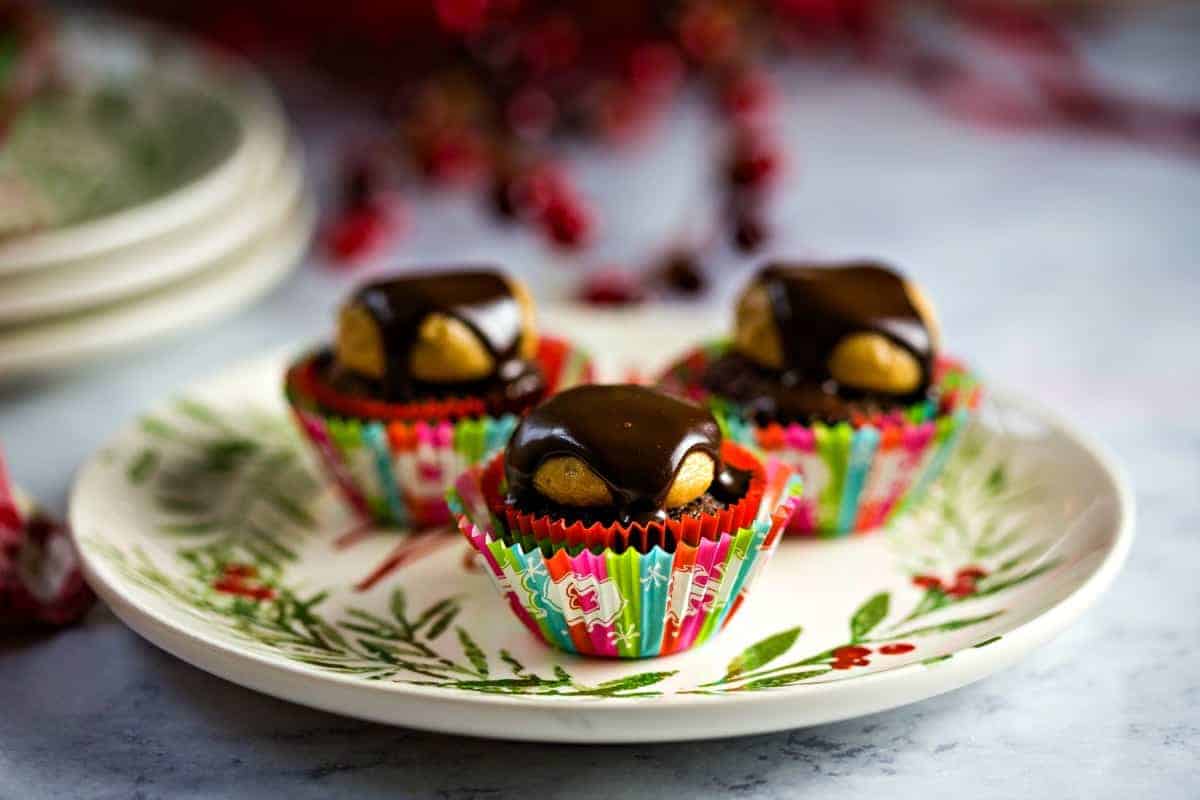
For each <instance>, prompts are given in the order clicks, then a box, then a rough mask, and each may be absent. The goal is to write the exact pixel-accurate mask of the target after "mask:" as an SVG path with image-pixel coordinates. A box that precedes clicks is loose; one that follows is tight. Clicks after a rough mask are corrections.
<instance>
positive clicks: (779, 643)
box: [87, 400, 1058, 697]
mask: <svg viewBox="0 0 1200 800" xmlns="http://www.w3.org/2000/svg"><path fill="white" fill-rule="evenodd" d="M236 416H237V421H236V422H234V421H232V420H231V419H230V417H227V416H225V415H223V414H221V413H220V412H218V411H216V410H214V409H212V408H210V407H208V406H206V405H203V404H201V403H197V402H195V401H192V400H180V401H177V402H176V403H175V404H174V405H173V406H172V407H171V408H170V409H169V411H168V412H166V413H162V414H159V415H156V416H152V417H146V418H144V419H143V420H142V421H141V426H142V430H143V432H144V434H145V435H144V437H143V439H142V443H141V445H140V448H139V449H137V450H136V451H135V452H130V453H125V454H122V456H121V457H122V458H123V459H124V460H123V462H122V468H123V469H124V471H125V475H126V477H127V479H128V480H129V481H130V482H131V483H132V484H133V485H135V486H136V487H138V488H139V490H141V491H145V492H147V493H149V495H150V496H151V497H152V498H153V501H154V507H155V509H156V511H157V513H158V515H159V516H158V520H157V524H158V530H159V531H160V533H161V535H162V536H163V540H164V542H165V543H167V544H169V548H170V549H169V552H171V553H172V554H173V557H174V559H175V562H174V563H173V564H172V569H170V570H167V569H164V568H162V567H160V566H159V565H158V564H157V563H155V561H154V559H153V558H151V557H150V556H149V555H147V553H146V552H144V551H142V550H140V549H136V548H135V549H133V550H130V551H124V550H119V549H116V548H114V547H112V546H111V545H109V544H107V543H105V542H104V541H102V540H99V539H96V538H92V539H90V540H88V542H87V544H88V546H89V547H90V548H92V549H93V550H94V551H95V552H97V553H99V554H100V555H101V556H102V557H103V558H104V559H105V560H106V561H107V562H109V563H110V564H112V565H113V567H114V568H116V569H117V570H119V571H120V572H121V574H122V575H124V576H125V577H126V578H127V579H128V580H129V581H131V582H133V583H135V584H136V585H138V586H140V587H142V588H143V589H145V590H146V591H149V592H152V593H154V594H157V595H159V596H162V597H165V598H167V599H169V600H170V601H172V605H173V606H175V607H176V608H179V609H181V610H183V611H185V612H186V613H187V614H189V615H191V616H192V617H194V618H195V619H197V620H200V621H202V622H203V623H204V624H205V625H206V626H207V627H208V629H210V630H211V629H214V628H215V629H216V630H218V631H220V632H221V633H222V634H223V635H226V636H229V637H230V638H232V639H234V640H236V641H238V642H239V643H242V644H244V645H245V646H247V647H250V648H255V649H258V650H260V651H262V652H268V653H271V654H274V655H277V656H282V657H284V658H287V659H289V660H291V661H294V662H297V663H301V664H305V665H307V666H310V667H313V668H316V669H320V670H324V671H328V672H331V673H337V674H345V675H354V676H356V677H358V678H360V679H362V680H367V681H391V682H400V683H406V684H411V685H418V686H428V687H436V688H440V689H449V690H456V691H464V692H474V693H484V694H502V695H538V696H562V697H652V696H658V695H660V694H661V693H662V691H663V689H662V687H663V686H664V685H665V684H664V682H666V681H667V680H668V679H669V678H671V677H672V676H673V675H675V674H676V673H675V672H674V671H655V670H647V671H637V672H632V673H631V674H628V675H625V676H622V677H619V678H615V679H613V680H608V681H603V682H599V683H587V682H584V681H580V680H578V679H577V678H576V677H575V676H573V675H572V674H571V673H570V671H569V670H568V669H567V668H566V667H565V666H563V665H562V664H554V663H551V664H547V665H543V666H539V667H538V668H536V669H533V668H530V667H528V666H526V665H525V664H524V663H522V662H521V661H520V660H518V659H517V658H516V657H515V656H514V655H513V654H512V653H511V652H509V651H508V650H504V649H500V650H499V651H498V652H489V651H488V650H487V649H485V648H484V647H481V646H480V644H479V643H478V641H477V639H476V638H475V637H474V636H473V635H472V633H471V631H470V629H469V627H468V626H467V625H464V624H463V620H462V616H463V615H462V610H463V609H462V606H461V604H460V601H459V599H458V598H456V597H443V598H440V599H438V600H436V601H435V602H431V603H429V604H427V605H424V606H421V607H413V606H412V605H411V602H410V597H409V595H408V594H406V593H405V591H404V590H403V588H398V589H396V590H394V591H393V592H392V594H391V595H390V596H389V597H388V598H387V602H386V606H384V607H373V608H361V607H359V606H357V605H351V606H347V607H344V608H341V609H340V610H336V609H335V610H331V606H333V605H335V604H333V603H331V602H330V594H329V591H328V590H324V589H321V588H319V587H317V588H307V589H306V588H303V587H300V586H297V585H296V584H295V582H294V580H292V579H290V578H289V568H290V566H291V565H292V564H293V562H295V561H296V560H297V559H298V555H299V554H298V552H297V550H296V543H297V542H299V543H304V542H305V540H306V539H309V538H310V537H313V536H315V535H317V533H318V531H319V525H318V523H317V521H316V519H315V518H314V516H313V513H312V511H311V510H310V509H311V508H312V499H313V498H315V496H316V493H317V492H318V491H319V489H320V486H319V484H318V483H317V481H316V480H315V479H314V478H313V477H312V476H311V475H310V474H309V473H308V471H307V469H306V468H305V466H304V462H303V459H302V458H301V456H300V453H299V442H298V440H297V438H296V437H295V436H294V434H293V431H292V428H291V426H290V425H289V424H288V421H287V420H286V419H284V418H282V417H279V416H276V415H271V414H266V413H262V412H257V411H255V410H253V409H249V410H245V409H241V410H239V412H238V414H237V415H236ZM1007 463H1008V462H1007V458H1006V455H1005V454H1003V453H998V452H997V451H995V450H993V449H990V448H989V449H988V450H986V451H985V450H984V449H983V447H982V444H981V441H980V440H979V439H974V440H971V439H969V440H968V441H967V442H965V443H964V445H963V448H962V450H961V451H960V453H959V455H958V456H957V457H956V459H955V462H954V464H953V465H952V466H951V468H950V469H948V470H947V472H946V474H945V478H944V480H943V481H942V482H941V483H940V484H939V485H936V486H935V487H933V488H932V490H931V491H930V492H929V493H928V494H927V495H926V498H925V500H924V501H923V502H922V503H921V504H920V505H919V506H918V507H916V508H914V509H912V510H911V512H910V513H909V514H908V515H907V516H906V517H905V518H903V519H902V520H900V521H899V522H898V523H897V524H896V525H895V526H893V528H892V530H891V531H889V533H888V536H889V543H890V544H891V546H892V549H893V550H894V552H895V553H896V557H897V559H898V563H899V565H900V566H901V568H902V572H904V573H907V575H908V579H909V580H910V581H911V582H912V583H913V584H915V585H916V587H917V588H919V589H920V592H917V593H914V592H913V591H911V590H906V591H899V590H897V589H896V588H895V587H893V589H892V590H891V591H881V592H877V593H875V594H873V595H871V596H869V597H866V598H864V599H863V601H862V603H861V604H860V605H859V606H858V608H857V609H856V610H855V611H854V612H853V614H851V615H850V617H849V618H848V619H847V622H846V633H845V640H844V641H843V642H841V643H840V644H838V645H836V646H833V647H828V648H826V649H823V650H821V651H819V652H809V653H806V654H802V655H794V654H793V653H794V651H796V649H797V647H798V646H799V643H800V641H801V639H802V637H803V629H802V628H801V626H800V625H796V626H794V627H791V628H788V629H786V630H782V631H778V632H775V633H773V634H771V635H769V636H766V637H764V638H762V639H761V640H759V641H758V642H756V643H754V644H752V645H750V646H749V647H747V648H745V649H744V650H743V651H742V652H741V653H739V654H738V655H737V656H736V657H735V658H733V659H732V660H731V661H730V662H729V663H728V664H727V665H726V667H725V669H724V671H723V673H722V674H720V675H718V676H715V677H714V679H713V680H711V681H709V682H707V683H703V684H701V685H699V686H692V687H690V688H684V689H682V690H676V691H682V693H697V694H727V693H734V692H755V691H764V690H773V689H777V688H780V687H785V686H793V685H797V684H803V683H809V682H824V681H829V680H844V679H847V678H853V677H854V676H855V675H856V674H863V670H861V669H860V668H862V667H868V666H870V667H872V671H878V669H879V668H881V667H882V668H887V667H889V666H893V665H894V666H903V665H913V664H924V665H926V666H932V665H935V664H937V663H939V662H941V661H945V660H946V659H949V658H951V657H952V655H953V653H951V652H939V651H937V650H936V649H934V652H931V653H925V652H921V651H922V650H923V649H924V646H923V644H922V642H923V641H927V642H933V643H935V644H936V643H937V642H938V636H939V635H942V634H950V633H954V632H957V631H960V630H966V629H972V628H975V627H976V626H978V627H979V629H980V635H979V637H978V639H977V641H976V642H975V643H974V644H973V645H971V646H974V647H984V646H987V645H990V644H992V643H994V642H995V641H997V640H998V639H999V638H1000V636H999V635H998V634H997V633H996V628H995V626H994V625H990V624H989V623H992V622H993V621H994V620H996V619H997V618H999V617H1000V616H1002V615H1003V613H1004V611H1003V610H996V609H995V606H994V605H987V606H984V607H977V608H976V609H974V610H973V609H972V608H971V606H972V604H975V603H977V602H978V601H980V600H982V599H984V598H989V597H994V596H995V595H998V594H1000V593H1002V592H1005V591H1008V590H1009V589H1012V588H1014V587H1016V586H1019V585H1021V584H1024V583H1026V582H1028V581H1031V580H1034V579H1036V578H1037V577H1038V576H1040V575H1042V574H1044V573H1045V572H1047V571H1049V570H1051V569H1053V568H1054V567H1055V566H1057V563H1058V562H1057V561H1056V560H1053V559H1050V558H1049V557H1048V554H1049V553H1050V552H1051V546H1052V543H1051V542H1048V541H1040V540H1034V538H1033V537H1032V536H1031V534H1030V530H1031V529H1032V528H1031V525H1030V523H1031V521H1032V519H1033V517H1034V515H1044V514H1045V513H1047V512H1046V509H1045V507H1044V504H1042V503H1040V502H1039V501H1038V498H1037V491H1036V483H1035V482H1034V481H1033V480H1031V479H1030V478H1029V477H1028V476H1016V477H1014V476H1013V475H1012V474H1010V470H1009V468H1008V466H1007ZM964 508H970V509H971V513H970V514H969V515H968V514H963V513H961V512H960V509H964ZM1042 527H1043V528H1044V527H1045V526H1044V525H1043V526H1042ZM901 604H902V605H901ZM960 607H961V610H960ZM959 641H960V642H961V639H959ZM931 649H932V648H931ZM900 656H906V657H904V658H900ZM893 658H894V660H890V659H893ZM889 660H890V661H889ZM567 663H569V661H568V662H567Z"/></svg>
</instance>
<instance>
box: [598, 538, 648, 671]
mask: <svg viewBox="0 0 1200 800" xmlns="http://www.w3.org/2000/svg"><path fill="white" fill-rule="evenodd" d="M604 565H605V567H606V568H607V569H608V577H609V579H610V580H612V581H613V582H614V583H616V584H617V592H618V593H619V594H620V596H621V597H623V598H624V599H625V604H624V606H623V607H622V608H621V613H620V614H618V615H617V618H616V620H614V627H615V628H616V630H617V632H618V633H621V632H628V631H633V632H634V634H635V635H634V636H632V637H627V636H618V637H617V654H618V655H620V656H621V657H622V658H637V657H638V656H639V655H641V636H642V585H641V557H640V555H639V554H638V552H637V551H636V550H634V549H633V548H629V549H628V550H626V551H625V552H624V553H621V554H620V555H617V554H615V553H613V552H612V551H611V550H609V551H608V552H607V553H606V554H605V556H604Z"/></svg>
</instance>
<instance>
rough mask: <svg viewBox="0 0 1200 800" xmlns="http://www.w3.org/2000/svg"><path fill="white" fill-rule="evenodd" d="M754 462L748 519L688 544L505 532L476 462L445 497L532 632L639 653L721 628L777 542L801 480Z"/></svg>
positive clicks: (676, 647) (567, 645) (688, 643)
mask: <svg viewBox="0 0 1200 800" xmlns="http://www.w3.org/2000/svg"><path fill="white" fill-rule="evenodd" d="M763 470H764V486H763V496H762V500H761V501H760V503H759V505H758V508H757V509H756V514H755V517H754V519H753V521H752V522H750V524H748V525H746V526H744V527H741V528H738V529H737V530H736V531H731V532H726V533H722V534H720V535H719V536H717V537H716V538H712V539H708V538H706V539H701V540H700V541H699V543H698V544H694V545H693V544H688V543H686V542H677V543H675V547H674V549H673V551H668V550H666V549H664V548H662V547H659V546H654V547H652V548H650V549H649V550H648V551H646V552H641V551H639V550H638V549H636V548H632V547H630V548H627V549H625V550H624V551H622V552H617V551H615V550H614V549H612V548H608V547H605V548H602V549H588V548H585V547H584V546H583V545H582V544H580V545H574V546H556V545H554V544H552V543H551V542H549V541H545V542H540V543H534V544H533V546H531V547H530V546H526V545H525V544H524V543H523V542H520V541H511V538H512V537H510V536H508V535H507V534H506V532H505V531H504V528H503V523H502V521H501V520H500V519H499V518H498V517H497V516H496V515H494V514H493V513H492V509H491V508H490V507H489V503H488V501H487V499H486V496H485V493H484V487H483V475H484V472H485V470H484V469H483V468H482V467H479V466H476V467H473V468H471V469H470V470H468V471H467V472H466V473H464V474H463V475H462V476H460V477H459V479H458V481H457V482H456V484H455V489H453V490H451V492H450V493H449V496H448V501H449V503H450V506H451V508H452V509H453V510H454V511H455V513H456V514H458V515H459V530H460V531H461V532H462V534H463V536H465V537H466V539H467V541H468V542H470V543H471V545H472V546H473V547H474V548H475V549H476V551H478V552H479V554H480V555H481V556H482V557H483V559H484V561H485V562H486V563H487V565H488V573H489V575H491V577H492V580H493V582H494V583H495V585H496V587H497V589H499V591H500V593H501V595H503V596H504V597H505V598H506V599H507V600H508V603H509V606H510V607H511V608H512V610H513V613H515V614H516V615H517V618H518V619H519V620H520V621H521V622H522V623H523V624H524V625H525V627H526V628H528V629H529V631H530V632H531V633H533V635H534V636H536V637H538V638H539V639H541V640H542V641H543V642H545V643H546V644H548V645H550V646H552V647H556V648H559V649H561V650H565V651H567V652H570V653H578V654H580V655H585V656H598V657H604V658H647V657H651V656H661V655H668V654H671V653H679V652H682V651H684V650H687V649H689V648H692V647H695V646H696V645H699V644H703V643H704V642H706V641H708V639H709V638H711V637H712V636H713V635H714V634H716V633H717V632H718V631H720V630H721V629H722V628H724V627H725V626H726V625H727V624H728V623H729V621H730V619H732V617H733V615H734V614H735V613H736V612H737V610H738V608H739V607H740V606H741V604H742V602H743V601H744V599H745V596H746V594H747V592H748V591H749V589H750V587H751V586H752V584H753V583H754V580H755V578H756V577H757V576H758V574H759V573H760V572H761V570H762V568H763V565H764V564H766V562H767V561H768V560H769V559H770V557H771V555H772V554H773V553H774V551H775V549H776V548H777V547H778V545H779V542H780V540H781V539H782V538H783V537H782V535H781V534H782V532H783V530H784V528H785V527H786V525H787V521H788V519H789V518H790V517H791V516H792V513H793V512H794V511H795V509H796V505H797V503H798V502H799V496H800V490H801V485H800V480H799V476H797V475H796V474H795V473H794V472H793V470H792V469H791V468H790V467H788V466H787V465H786V464H782V463H780V462H775V461H769V462H767V463H766V464H765V465H764V467H763ZM506 539H509V540H510V541H506Z"/></svg>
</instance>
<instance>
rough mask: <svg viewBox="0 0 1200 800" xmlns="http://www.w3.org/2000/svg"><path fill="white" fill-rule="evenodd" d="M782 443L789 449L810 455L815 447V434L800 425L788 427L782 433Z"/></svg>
mask: <svg viewBox="0 0 1200 800" xmlns="http://www.w3.org/2000/svg"><path fill="white" fill-rule="evenodd" d="M784 441H785V442H787V444H788V446H789V447H792V448H795V449H796V450H800V451H802V452H805V453H811V452H812V451H813V450H814V449H816V446H817V437H816V434H814V433H813V432H812V431H811V430H810V429H808V428H805V427H804V426H802V425H789V426H788V428H787V431H786V432H785V433H784Z"/></svg>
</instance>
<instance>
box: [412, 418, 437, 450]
mask: <svg viewBox="0 0 1200 800" xmlns="http://www.w3.org/2000/svg"><path fill="white" fill-rule="evenodd" d="M413 435H414V436H416V439H417V444H419V445H420V444H424V445H428V444H432V443H433V431H432V430H431V429H430V427H429V424H428V423H425V422H418V423H417V424H416V425H414V426H413Z"/></svg>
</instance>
